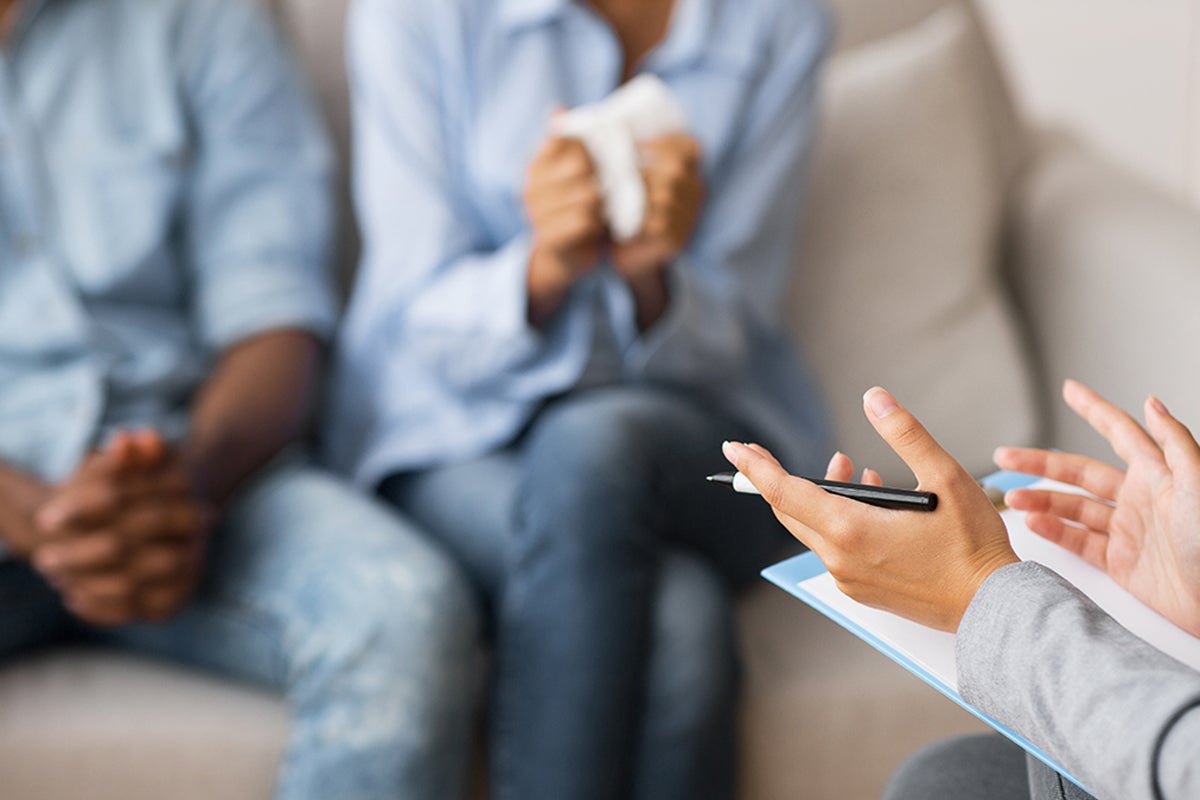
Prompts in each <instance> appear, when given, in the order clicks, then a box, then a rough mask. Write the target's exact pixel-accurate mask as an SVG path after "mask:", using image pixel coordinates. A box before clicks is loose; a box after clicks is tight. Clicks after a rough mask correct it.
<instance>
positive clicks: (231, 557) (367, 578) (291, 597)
mask: <svg viewBox="0 0 1200 800" xmlns="http://www.w3.org/2000/svg"><path fill="white" fill-rule="evenodd" d="M380 625H386V626H387V627H388V628H396V629H397V630H410V631H412V632H413V633H412V636H411V638H412V639H413V640H414V641H413V645H414V646H418V647H419V645H420V640H421V636H419V635H417V632H421V631H424V632H426V633H425V635H426V637H428V636H431V635H433V632H434V631H437V630H439V629H442V628H445V629H447V630H450V631H455V634H454V636H455V637H456V638H457V639H460V640H462V642H464V643H465V642H470V641H473V640H474V639H475V638H476V637H477V635H478V630H477V628H478V620H477V615H476V613H475V611H474V606H473V604H472V603H471V601H470V600H469V597H468V595H467V593H466V589H465V581H463V579H462V577H461V575H460V574H459V572H458V571H457V570H456V569H455V568H454V567H453V565H452V564H451V563H450V562H449V560H448V559H446V558H444V557H443V556H442V555H441V554H440V553H439V552H438V551H437V550H436V549H435V548H434V547H433V546H432V545H430V543H429V542H428V541H427V540H426V538H425V537H424V536H422V535H420V534H419V533H417V532H416V530H415V528H414V527H413V526H412V525H410V524H409V523H407V522H406V521H405V520H404V519H402V518H401V517H399V516H398V515H397V514H396V513H395V512H394V511H393V510H392V509H390V508H388V507H386V506H385V505H384V504H382V503H380V502H378V501H377V500H374V499H371V498H368V497H366V496H363V495H361V494H360V493H358V492H357V491H355V490H353V489H352V488H351V487H349V486H347V485H345V484H343V483H342V482H341V481H339V480H337V479H336V478H334V477H333V476H331V475H328V474H326V473H324V472H321V471H319V470H315V469H310V468H307V467H300V466H296V465H286V466H283V467H279V468H274V469H272V470H269V471H268V472H267V474H265V475H263V476H261V477H260V478H259V479H258V480H256V481H255V482H254V483H253V484H252V485H251V486H249V487H248V488H247V489H246V490H245V491H243V492H242V493H241V495H240V496H239V498H238V500H237V501H236V502H235V504H234V505H233V506H232V507H231V509H230V512H229V514H228V515H227V517H226V518H225V520H224V521H223V522H222V524H221V526H220V529H219V531H218V532H217V534H216V535H215V537H214V541H213V543H212V547H211V551H210V558H209V566H208V570H207V572H206V576H205V578H204V580H203V582H202V584H201V587H200V589H199V590H198V592H197V595H196V597H195V598H194V600H193V602H191V603H190V604H189V605H188V606H187V607H186V608H185V609H184V610H183V611H182V612H180V613H179V614H178V615H177V616H176V617H175V618H173V619H172V620H170V621H169V622H167V623H165V624H161V625H131V626H127V627H124V628H121V629H118V630H116V631H113V632H111V633H110V634H109V636H110V638H112V639H113V640H115V641H117V642H119V643H121V644H125V645H128V646H130V647H133V648H135V649H138V650H141V651H144V652H148V653H151V654H155V655H161V656H163V657H166V658H170V659H172V660H176V661H182V662H185V663H191V664H194V665H196V666H199V667H203V668H205V669H210V670H214V671H217V672H221V673H226V674H229V675H233V676H236V677H241V678H244V679H248V680H252V681H255V682H259V683H263V684H265V685H268V686H271V687H274V688H279V689H286V688H288V685H289V682H290V681H291V680H292V677H293V675H294V674H295V673H296V672H297V671H303V670H304V669H306V668H308V667H309V666H310V665H311V664H312V663H314V661H315V660H319V659H322V658H325V657H326V656H328V655H329V654H330V653H331V652H332V651H333V650H334V649H336V648H338V647H348V646H350V645H349V642H350V641H352V640H353V639H355V638H356V637H357V638H360V639H362V640H363V641H364V642H365V641H367V640H369V639H371V638H376V639H378V638H379V637H380V636H382V635H383V634H382V633H381V631H380V630H372V629H371V627H372V626H376V627H378V626H380ZM359 629H361V631H360V630H359ZM360 634H361V635H360ZM388 636H389V638H397V637H396V634H388ZM318 651H323V652H318ZM407 655H408V657H409V658H410V659H411V660H413V661H419V660H420V658H419V653H414V652H410V653H408V654H407Z"/></svg>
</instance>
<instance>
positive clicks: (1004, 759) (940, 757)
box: [883, 734, 1095, 800]
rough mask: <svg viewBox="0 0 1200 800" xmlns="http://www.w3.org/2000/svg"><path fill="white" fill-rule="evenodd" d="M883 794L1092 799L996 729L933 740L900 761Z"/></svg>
mask: <svg viewBox="0 0 1200 800" xmlns="http://www.w3.org/2000/svg"><path fill="white" fill-rule="evenodd" d="M883 796H884V800H941V799H942V798H949V797H953V798H955V799H956V800H1095V799H1094V798H1093V797H1092V796H1091V795H1090V794H1088V793H1087V792H1085V791H1083V790H1082V789H1080V788H1079V787H1078V786H1076V785H1075V784H1073V783H1071V782H1070V781H1068V780H1067V779H1066V778H1063V777H1062V776H1061V775H1059V774H1058V773H1057V772H1055V771H1054V770H1052V769H1050V768H1049V767H1047V766H1046V765H1044V764H1042V763H1041V762H1040V761H1037V760H1036V759H1034V758H1032V757H1031V756H1027V755H1026V754H1025V751H1024V750H1022V749H1021V748H1019V747H1017V746H1016V745H1015V744H1013V743H1012V742H1010V741H1008V740H1007V739H1005V738H1004V737H1002V736H999V735H997V734H979V735H975V736H962V737H959V738H956V739H947V740H945V741H942V742H935V743H934V744H932V745H930V746H928V747H926V748H925V749H923V750H921V751H919V752H918V753H917V754H916V755H914V756H913V757H911V758H910V759H909V760H908V761H906V762H904V764H902V765H901V767H900V769H899V770H897V771H896V774H895V775H893V776H892V779H891V780H890V781H889V782H888V786H887V790H886V791H885V792H884V795H883Z"/></svg>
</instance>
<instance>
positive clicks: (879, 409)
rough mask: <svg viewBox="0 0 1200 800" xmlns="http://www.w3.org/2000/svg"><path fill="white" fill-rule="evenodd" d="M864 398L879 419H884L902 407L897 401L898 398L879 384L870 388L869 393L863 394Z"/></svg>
mask: <svg viewBox="0 0 1200 800" xmlns="http://www.w3.org/2000/svg"><path fill="white" fill-rule="evenodd" d="M863 400H864V401H866V404H867V407H868V408H870V409H871V413H872V414H874V415H875V417H876V418H877V419H883V418H884V417H886V416H887V415H888V414H891V413H892V412H893V411H895V410H896V409H897V408H899V407H900V404H899V403H897V402H896V398H894V397H892V396H891V395H890V394H888V392H887V391H886V390H885V389H882V388H880V387H879V386H876V387H875V388H873V389H868V390H867V393H866V394H865V395H864V396H863Z"/></svg>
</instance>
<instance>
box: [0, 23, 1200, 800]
mask: <svg viewBox="0 0 1200 800" xmlns="http://www.w3.org/2000/svg"><path fill="white" fill-rule="evenodd" d="M272 6H273V11H275V12H276V13H277V14H278V15H279V16H280V18H281V20H282V22H283V24H284V25H285V27H286V28H287V30H288V31H289V33H290V34H291V35H292V36H293V37H294V40H295V42H296V43H297V46H298V50H299V52H300V53H301V55H302V57H303V60H304V62H305V64H306V65H307V66H308V68H309V70H310V72H311V73H312V76H313V78H314V80H315V82H316V84H317V85H318V87H319V90H320V93H321V95H322V98H323V100H324V101H325V102H326V104H327V107H328V108H329V111H330V118H331V121H332V125H333V128H334V130H335V132H336V133H337V135H338V137H339V139H340V140H341V141H342V142H343V143H344V142H345V139H346V118H345V105H346V98H345V89H344V85H343V81H344V78H343V74H342V70H341V40H340V25H341V19H342V15H343V13H344V0H276V1H275V2H274V3H272ZM835 6H837V10H838V12H839V15H840V17H841V19H842V26H841V38H840V44H839V50H838V53H837V54H836V56H835V58H834V59H833V61H832V63H831V68H830V74H829V81H828V87H829V89H828V92H827V93H826V98H825V102H826V111H827V114H826V123H825V126H824V129H823V132H822V138H821V141H820V143H819V145H818V151H817V157H816V162H815V167H814V175H813V191H812V195H811V198H812V199H811V202H810V206H809V210H808V213H807V215H806V218H805V220H803V221H802V225H800V226H798V227H799V228H800V229H801V230H802V234H803V245H804V246H803V252H804V256H803V258H802V260H801V263H800V264H799V265H798V268H797V277H796V283H795V287H794V291H793V296H792V298H791V302H792V305H793V308H794V313H795V319H796V325H797V330H798V332H799V333H800V334H801V337H802V339H803V341H804V343H805V345H806V346H807V348H808V350H809V353H810V354H811V356H812V358H813V360H814V362H815V363H816V365H817V367H818V369H819V371H820V373H821V376H822V378H823V379H824V380H825V382H826V385H827V387H828V389H829V393H830V396H831V399H832V400H833V402H834V404H835V406H836V408H837V411H838V425H839V436H840V441H841V443H842V446H843V447H844V448H845V449H847V450H848V451H850V452H852V453H855V454H865V456H866V459H867V461H868V462H869V463H870V464H871V465H872V466H875V467H877V468H880V469H882V470H883V471H885V472H886V473H887V474H889V476H890V477H892V479H894V480H903V471H902V469H900V467H899V465H898V464H896V463H895V462H894V460H892V459H891V458H890V457H889V456H888V454H886V453H885V452H884V451H883V450H882V449H881V448H879V447H878V445H877V444H876V443H875V442H874V441H873V440H872V437H871V435H870V433H869V431H868V430H867V429H866V426H865V424H863V423H862V422H861V420H860V418H859V411H858V396H859V394H860V393H861V392H862V390H863V389H865V388H866V387H867V386H868V385H870V384H872V383H877V382H878V383H883V384H886V385H888V386H889V387H891V388H893V390H895V391H896V392H897V393H898V394H899V395H900V396H901V397H902V399H905V400H906V401H908V402H909V404H910V405H911V406H913V407H914V408H915V409H917V410H918V411H919V412H920V413H921V414H922V415H923V416H925V418H926V419H927V421H928V423H929V425H930V427H931V428H932V429H933V430H934V432H935V433H936V434H937V435H939V436H940V437H942V438H943V440H944V441H945V442H946V443H947V444H948V445H949V446H950V447H951V448H952V449H953V450H954V451H955V452H956V453H958V454H959V455H961V456H962V457H963V458H964V460H965V461H966V462H967V463H968V464H969V465H970V467H971V468H972V469H973V470H975V471H976V472H984V471H986V470H987V469H988V466H987V465H988V458H989V454H990V451H991V448H992V446H993V445H995V444H999V443H1002V442H1014V441H1040V442H1042V443H1047V444H1054V445H1057V446H1060V447H1064V448H1070V449H1080V450H1086V451H1090V452H1102V451H1100V450H1099V448H1098V447H1097V443H1096V441H1095V439H1094V438H1093V437H1091V436H1089V435H1088V434H1087V432H1086V431H1085V430H1084V429H1083V428H1082V427H1081V426H1080V425H1079V424H1078V423H1076V422H1074V421H1072V420H1070V419H1068V418H1067V417H1065V416H1064V414H1063V413H1062V409H1061V404H1059V403H1058V402H1057V399H1056V395H1057V386H1058V384H1059V383H1060V381H1061V379H1062V378H1063V377H1065V376H1067V375H1073V376H1077V377H1080V378H1082V379H1085V380H1087V381H1090V382H1092V383H1093V384H1094V385H1095V386H1097V387H1098V388H1100V389H1102V390H1103V391H1105V392H1107V393H1109V394H1111V395H1112V396H1113V397H1115V398H1116V399H1118V400H1119V401H1121V402H1122V403H1123V404H1125V405H1126V406H1127V407H1136V406H1137V404H1138V403H1139V401H1140V398H1141V397H1142V395H1143V394H1144V393H1145V392H1146V391H1149V390H1150V389H1152V388H1153V389H1154V390H1155V391H1156V392H1158V393H1160V394H1161V395H1162V396H1163V397H1164V398H1166V399H1167V401H1168V403H1170V404H1171V405H1172V407H1173V408H1174V409H1175V410H1176V411H1177V412H1178V413H1179V414H1181V415H1182V416H1183V417H1184V419H1187V420H1191V421H1193V422H1200V370H1198V369H1197V368H1196V358H1195V356H1194V355H1193V353H1194V347H1195V346H1196V344H1197V343H1198V342H1200V314H1197V313H1196V311H1195V306H1196V303H1197V301H1198V300H1200V218H1197V216H1196V215H1195V214H1193V213H1192V212H1190V211H1188V210H1186V208H1185V207H1184V206H1182V205H1181V204H1179V203H1177V202H1176V201H1174V200H1172V199H1171V198H1169V197H1167V196H1165V195H1164V194H1162V193H1160V192H1158V191H1156V190H1153V189H1151V188H1149V187H1146V186H1144V185H1142V184H1140V183H1139V182H1138V181H1136V180H1134V179H1131V178H1130V177H1129V176H1127V175H1125V174H1124V173H1122V172H1121V171H1120V170H1117V169H1114V168H1112V167H1110V166H1108V165H1106V164H1104V163H1102V162H1101V161H1099V160H1097V159H1096V158H1094V157H1093V156H1091V155H1090V154H1089V153H1088V152H1087V151H1086V150H1085V149H1084V148H1082V147H1080V146H1078V145H1076V144H1073V143H1072V142H1070V141H1069V140H1065V139H1063V138H1061V137H1054V136H1047V135H1045V134H1041V133H1037V134H1035V133H1033V132H1030V131H1028V130H1026V129H1025V128H1024V127H1023V126H1022V125H1021V124H1020V121H1019V114H1018V113H1017V112H1016V110H1015V109H1014V108H1013V106H1012V103H1011V100H1010V99H1009V98H1008V96H1007V94H1006V91H1005V87H1004V84H1003V81H1002V79H1001V77H1000V73H999V71H998V70H997V69H996V66H995V64H994V63H993V61H992V56H991V49H990V47H989V45H988V43H987V41H986V39H985V38H984V37H982V35H981V33H980V31H979V30H978V28H977V27H976V20H975V16H974V13H973V10H972V8H971V7H970V6H969V5H963V4H960V3H958V2H955V1H954V0H838V2H836V3H835ZM944 8H951V9H952V10H950V11H945V10H944ZM938 9H943V10H941V11H940V12H938ZM953 9H957V10H953ZM934 12H938V13H936V14H934ZM931 14H934V15H933V16H931ZM342 252H343V261H344V262H345V263H347V264H348V263H350V258H351V255H350V254H351V253H352V252H353V241H352V237H347V238H346V241H345V243H344V247H343V250H342ZM741 612H742V613H741V619H742V622H743V625H744V639H745V644H746V652H747V665H748V675H747V683H746V687H745V715H744V732H743V737H742V741H743V751H744V773H745V774H744V782H743V783H744V791H743V796H744V797H745V798H748V799H749V800H768V799H769V800H776V799H778V800H785V798H786V799H789V800H794V799H795V798H839V800H857V798H864V799H865V798H872V797H877V796H878V795H879V792H880V790H881V788H882V786H883V784H884V782H885V781H886V779H887V775H888V774H889V773H890V771H891V770H892V769H893V768H894V767H895V765H896V764H898V763H899V761H900V760H901V759H902V758H903V757H904V756H905V755H906V754H907V753H909V752H911V751H912V750H913V749H914V748H916V747H917V746H919V745H920V744H922V743H924V742H927V741H930V740H932V739H934V738H937V737H941V736H944V735H947V734H950V733H953V732H957V731H965V730H975V729H977V728H978V724H977V723H976V722H974V721H973V719H972V718H970V717H969V716H968V715H966V714H965V712H962V711H960V710H959V709H957V708H956V707H955V706H953V705H952V704H951V703H950V702H949V701H947V700H945V699H943V698H942V697H940V696H939V695H937V694H935V693H934V692H933V690H931V689H929V688H927V687H926V686H924V685H923V684H921V683H920V682H919V681H917V680H916V679H914V678H912V677H910V676H909V675H908V674H907V673H905V672H903V671H902V670H900V669H898V668H896V667H894V666H893V665H892V664H891V663H890V662H888V661H886V660H885V659H884V658H883V657H882V656H879V655H877V654H876V653H874V652H873V651H871V650H870V649H869V648H867V647H866V646H865V645H862V644H861V643H859V642H858V641H857V640H854V639H853V638H852V637H850V636H849V635H847V634H845V633H843V632H842V631H841V630H840V629H838V628H836V626H834V625H833V624H832V623H829V622H827V621H826V620H824V619H823V618H821V617H819V616H817V615H816V614H814V613H812V612H810V611H808V610H807V609H806V608H804V607H802V606H800V605H799V604H798V603H796V602H794V601H792V600H790V599H789V598H788V597H787V596H785V595H784V594H783V593H782V592H779V591H778V590H776V589H773V588H770V587H768V586H766V585H763V586H762V587H760V588H758V589H757V590H755V591H753V592H751V593H750V595H749V596H748V597H746V598H745V600H744V601H743V604H742V608H741ZM286 726H287V716H286V711H285V709H284V707H283V705H282V704H281V703H280V702H279V701H278V700H277V699H276V698H274V697H271V696H270V695H267V694H264V693H261V692H258V691H256V690H253V689H249V688H245V687H241V686H235V685H229V684H226V683H223V682H220V681H217V680H214V679H211V678H208V677H205V676H201V675H195V674H192V673H188V672H185V671H182V670H179V669H177V668H174V667H171V666H164V665H161V664H156V663H149V662H146V661H142V660H139V659H137V658H131V657H128V656H124V655H120V654H115V653H111V652H104V651H93V650H81V649H77V648H73V649H64V650H61V651H56V652H50V653H44V654H40V655H36V656H31V657H28V658H26V659H23V660H20V661H18V662H16V663H12V664H9V665H6V666H5V667H4V668H3V669H2V670H0V796H2V797H4V798H22V799H23V798H89V799H90V800H104V799H105V798H114V799H115V798H120V799H121V800H138V799H139V798H149V797H155V798H162V797H171V798H254V797H266V796H269V794H270V790H271V786H272V780H273V773H274V769H275V762H276V759H277V758H278V755H279V753H280V750H281V747H282V744H283V740H284V735H285V731H286Z"/></svg>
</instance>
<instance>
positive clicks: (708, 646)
mask: <svg viewBox="0 0 1200 800" xmlns="http://www.w3.org/2000/svg"><path fill="white" fill-rule="evenodd" d="M653 602H654V607H653V614H654V622H653V640H652V644H651V650H650V661H649V673H648V679H647V691H648V693H647V704H648V706H649V707H650V708H651V709H657V712H656V713H657V714H661V715H671V714H675V715H679V714H688V713H693V714H705V715H707V714H709V713H711V711H712V710H713V709H714V708H719V707H720V706H721V705H722V704H723V703H728V702H731V701H732V698H733V696H734V694H735V693H736V687H737V683H738V677H739V661H738V649H737V625H736V620H735V617H734V608H733V600H732V597H731V596H730V594H729V591H728V589H727V588H726V587H725V585H724V583H723V582H722V581H721V579H720V577H719V576H718V575H717V573H716V572H715V571H714V570H713V569H712V568H711V567H710V566H708V565H707V564H706V563H704V561H703V560H702V559H701V558H700V557H699V556H696V555H693V554H691V553H686V552H683V551H671V552H670V553H669V554H668V555H667V557H666V559H665V560H664V564H663V568H662V570H661V573H660V578H659V581H658V588H657V590H656V593H655V596H654V601H653Z"/></svg>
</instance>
